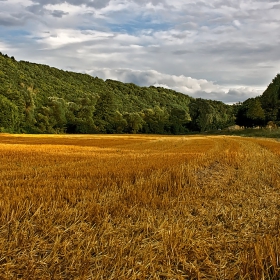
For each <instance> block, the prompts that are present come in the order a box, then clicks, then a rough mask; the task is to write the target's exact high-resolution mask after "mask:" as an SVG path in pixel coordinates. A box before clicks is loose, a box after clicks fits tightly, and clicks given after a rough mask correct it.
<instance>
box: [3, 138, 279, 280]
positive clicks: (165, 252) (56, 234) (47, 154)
mask: <svg viewBox="0 0 280 280" xmlns="http://www.w3.org/2000/svg"><path fill="white" fill-rule="evenodd" d="M279 213H280V142H277V141H276V140H266V139H253V138H250V139H249V138H241V137H230V136H208V137H206V136H201V137H199V136H144V135H137V136H131V135H129V136H128V135H117V136H112V135H110V136H108V135H107V136H101V135H87V136H86V135H80V136H76V135H68V136H66V135H64V136H54V135H52V136H50V135H41V136H38V135H32V136H31V135H8V134H0V279H106V280H107V279H123V280H125V279H170V280H171V279H279V278H280V259H279V257H280V237H279V233H280V220H279Z"/></svg>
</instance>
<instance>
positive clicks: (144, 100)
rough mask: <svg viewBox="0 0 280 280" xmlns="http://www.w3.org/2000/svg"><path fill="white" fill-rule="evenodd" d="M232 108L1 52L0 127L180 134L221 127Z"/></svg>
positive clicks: (228, 119)
mask: <svg viewBox="0 0 280 280" xmlns="http://www.w3.org/2000/svg"><path fill="white" fill-rule="evenodd" d="M234 119H235V116H234V108H233V107H232V106H229V105H226V104H224V103H222V102H219V101H211V100H204V99H194V98H192V97H189V96H187V95H184V94H182V93H178V92H175V91H173V90H169V89H165V88H160V87H153V86H151V87H139V86H136V85H134V84H125V83H121V82H118V81H113V80H106V81H104V80H102V79H99V78H97V77H92V76H90V75H87V74H80V73H73V72H69V71H62V70H59V69H56V68H53V67H49V66H47V65H39V64H35V63H30V62H25V61H19V62H18V61H16V60H15V59H14V57H8V56H7V55H3V54H1V53H0V131H6V132H20V133H156V134H184V133H187V132H190V131H207V130H213V129H219V128H220V129H223V128H225V127H227V126H229V125H231V124H233V123H234Z"/></svg>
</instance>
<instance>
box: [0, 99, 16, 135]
mask: <svg viewBox="0 0 280 280" xmlns="http://www.w3.org/2000/svg"><path fill="white" fill-rule="evenodd" d="M18 125H19V112H18V108H17V106H16V105H15V104H14V103H13V102H11V101H10V100H9V99H8V98H6V97H5V96H3V95H0V130H1V131H3V132H4V131H6V132H17V131H18V129H19V128H18Z"/></svg>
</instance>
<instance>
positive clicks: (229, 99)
mask: <svg viewBox="0 0 280 280" xmlns="http://www.w3.org/2000/svg"><path fill="white" fill-rule="evenodd" d="M279 13H280V0H200V1H191V0H172V1H167V0H163V1H160V0H142V1H140V0H137V1H136V0H0V51H1V52H2V53H3V54H8V55H9V56H14V57H15V59H16V60H25V61H30V62H35V63H40V64H47V65H50V66H53V67H57V68H59V69H63V70H68V71H74V72H82V73H88V74H90V75H92V76H94V77H96V76H97V77H99V78H102V79H104V80H106V79H114V80H119V81H122V82H129V83H135V84H137V85H140V86H150V85H154V86H161V87H166V88H170V89H174V90H176V91H179V92H182V93H185V94H188V95H190V96H193V97H201V98H206V99H214V100H220V101H223V102H225V103H229V104H232V103H235V102H239V101H241V102H242V101H244V100H246V99H247V98H250V97H255V96H257V95H261V94H262V93H263V91H264V90H265V89H266V87H267V86H268V84H269V83H270V82H271V81H272V79H273V78H274V77H275V76H276V74H277V73H279V72H280V47H279V46H280V18H279Z"/></svg>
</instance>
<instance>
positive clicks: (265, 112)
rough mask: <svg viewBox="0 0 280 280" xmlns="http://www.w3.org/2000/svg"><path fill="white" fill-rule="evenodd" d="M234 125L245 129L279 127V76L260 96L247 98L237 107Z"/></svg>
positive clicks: (279, 75)
mask: <svg viewBox="0 0 280 280" xmlns="http://www.w3.org/2000/svg"><path fill="white" fill-rule="evenodd" d="M236 123H237V124H239V125H242V126H245V127H253V126H264V125H266V124H268V123H270V124H272V125H278V126H279V125H280V74H278V75H277V76H276V77H275V78H274V79H273V80H272V82H271V83H270V84H269V85H268V87H267V89H266V90H265V91H264V93H263V94H262V95H261V96H257V97H255V98H249V99H247V100H246V101H244V102H243V103H241V104H239V105H238V106H237V114H236Z"/></svg>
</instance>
